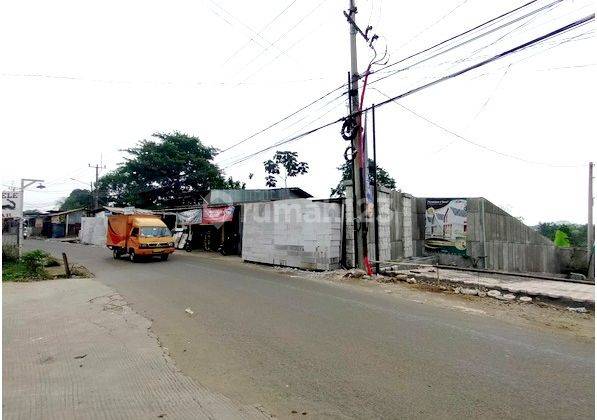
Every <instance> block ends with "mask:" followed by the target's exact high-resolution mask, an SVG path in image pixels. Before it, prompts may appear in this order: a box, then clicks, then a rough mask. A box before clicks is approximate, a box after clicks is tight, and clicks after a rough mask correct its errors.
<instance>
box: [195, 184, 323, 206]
mask: <svg viewBox="0 0 597 420" xmlns="http://www.w3.org/2000/svg"><path fill="white" fill-rule="evenodd" d="M310 197H312V195H311V194H309V193H308V192H305V191H303V190H302V189H300V188H296V187H293V188H270V189H259V190H240V189H239V190H211V191H210V193H209V194H208V195H207V197H206V200H207V202H208V203H209V204H210V205H216V204H241V203H256V202H261V201H276V200H290V199H295V198H310Z"/></svg>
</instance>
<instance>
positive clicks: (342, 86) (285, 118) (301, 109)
mask: <svg viewBox="0 0 597 420" xmlns="http://www.w3.org/2000/svg"><path fill="white" fill-rule="evenodd" d="M345 86H346V83H345V84H342V85H340V86H338V87H337V88H335V89H333V90H330V91H329V92H327V93H325V94H324V95H322V96H320V97H319V98H317V99H315V100H314V101H312V102H310V103H308V104H307V105H305V106H303V107H301V108H299V109H298V110H296V111H294V112H292V113H291V114H288V115H287V116H285V117H283V118H282V119H280V120H278V121H275V122H273V123H271V124H270V125H268V126H267V127H265V128H262V129H261V130H259V131H256V132H255V133H253V134H251V135H250V136H248V137H245V138H244V139H242V140H240V141H237V142H236V143H234V144H232V145H230V146H228V147H227V148H225V149H224V150H222V151H221V152H220V153H219V154H222V153H225V152H227V151H229V150H231V149H233V148H235V147H237V146H239V145H241V144H243V143H245V142H247V141H249V140H251V139H252V138H254V137H256V136H258V135H259V134H262V133H265V132H266V131H268V130H270V129H272V128H274V127H275V126H277V125H279V124H281V123H283V122H284V121H286V120H288V119H289V118H292V117H293V116H295V115H296V114H298V113H299V112H301V111H304V110H305V109H307V108H309V107H310V106H312V105H314V104H316V103H317V102H319V101H321V100H323V99H325V98H327V97H328V96H330V95H331V94H332V93H334V92H336V91H338V90H340V89H342V88H344V87H345Z"/></svg>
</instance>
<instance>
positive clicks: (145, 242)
mask: <svg viewBox="0 0 597 420" xmlns="http://www.w3.org/2000/svg"><path fill="white" fill-rule="evenodd" d="M106 245H107V247H108V248H110V249H111V250H112V255H113V257H114V259H118V258H120V257H121V256H123V255H127V256H128V258H129V259H130V260H131V261H133V262H135V261H137V260H138V259H139V258H140V257H154V256H159V257H160V258H161V259H162V261H165V260H167V259H168V257H169V256H170V254H172V253H173V252H174V238H173V237H172V233H171V232H170V230H169V229H168V227H167V226H166V224H165V223H164V222H163V221H162V220H161V219H160V218H159V217H157V216H153V215H140V214H117V215H113V216H109V217H108V229H107V234H106Z"/></svg>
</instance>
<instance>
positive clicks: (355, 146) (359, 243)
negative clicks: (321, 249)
mask: <svg viewBox="0 0 597 420" xmlns="http://www.w3.org/2000/svg"><path fill="white" fill-rule="evenodd" d="M356 13H357V8H356V5H355V1H354V0H349V2H348V15H349V17H350V18H351V19H352V21H353V22H354V21H355V18H356ZM348 25H349V27H350V89H349V96H350V99H349V100H350V101H351V109H352V112H353V113H356V112H357V111H358V109H359V68H358V65H357V28H356V25H354V24H353V23H352V22H350V20H349V22H348ZM356 125H357V127H358V128H359V129H360V127H361V115H360V114H358V115H356ZM352 150H355V151H357V155H356V157H358V153H360V150H359V134H358V132H357V135H356V136H354V138H353V139H352ZM365 164H367V162H365ZM360 171H361V168H360V165H359V160H358V159H357V158H355V154H353V159H352V188H354V197H355V198H356V199H357V200H359V201H362V192H363V191H364V190H363V185H362V180H361V176H360V173H361V172H360ZM354 208H356V209H357V211H358V212H359V214H358V215H357V214H356V213H355V214H354V222H353V223H354V226H355V234H354V241H355V244H356V246H355V256H354V264H355V266H356V267H359V268H365V267H364V262H363V255H365V254H363V248H364V247H366V246H367V241H366V240H365V241H364V242H363V239H362V236H361V235H358V234H357V232H356V226H359V228H360V229H363V226H364V225H365V223H362V222H361V220H362V217H363V216H364V214H362V211H361V203H358V202H357V205H356V206H354ZM365 229H366V227H365ZM361 233H362V232H361ZM360 236H361V237H360Z"/></svg>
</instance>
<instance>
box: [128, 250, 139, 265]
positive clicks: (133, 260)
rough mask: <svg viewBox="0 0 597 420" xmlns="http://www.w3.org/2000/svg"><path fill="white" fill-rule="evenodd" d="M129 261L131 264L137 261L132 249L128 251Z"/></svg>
mask: <svg viewBox="0 0 597 420" xmlns="http://www.w3.org/2000/svg"><path fill="white" fill-rule="evenodd" d="M129 260H131V261H132V262H137V260H138V258H137V255H136V254H135V250H134V249H130V250H129Z"/></svg>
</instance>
